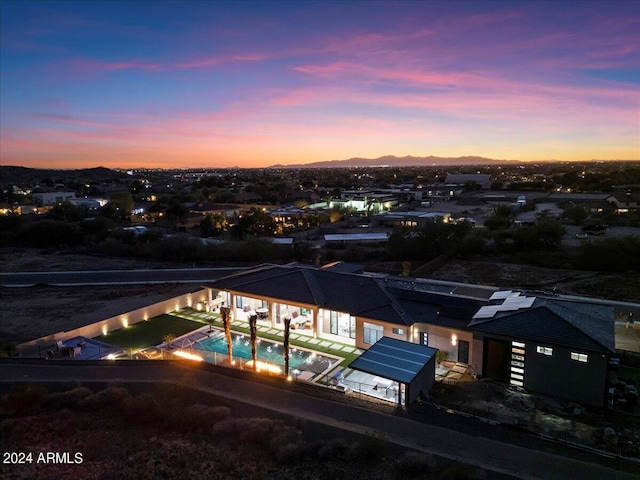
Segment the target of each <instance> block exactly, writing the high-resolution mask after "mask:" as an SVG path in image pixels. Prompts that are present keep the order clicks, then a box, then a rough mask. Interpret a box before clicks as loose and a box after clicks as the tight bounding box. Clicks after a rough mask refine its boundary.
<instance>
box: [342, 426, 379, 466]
mask: <svg viewBox="0 0 640 480" xmlns="http://www.w3.org/2000/svg"><path fill="white" fill-rule="evenodd" d="M388 446H389V443H388V442H387V439H386V438H385V436H384V433H381V432H369V433H366V434H365V435H361V436H360V438H358V440H357V441H356V442H355V443H352V444H351V447H350V448H349V455H350V456H351V457H352V458H354V459H356V460H360V461H363V462H370V461H373V460H381V459H383V458H384V456H385V454H386V451H387V448H388Z"/></svg>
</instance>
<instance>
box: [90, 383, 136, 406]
mask: <svg viewBox="0 0 640 480" xmlns="http://www.w3.org/2000/svg"><path fill="white" fill-rule="evenodd" d="M129 397H131V394H130V393H129V391H128V390H127V389H126V388H123V387H109V388H106V389H104V390H101V391H100V392H97V393H94V394H93V395H89V396H88V397H86V398H84V399H82V400H79V401H78V407H80V408H85V409H87V410H97V409H100V408H105V407H109V408H118V407H119V406H121V405H122V402H124V401H125V400H126V399H128V398H129Z"/></svg>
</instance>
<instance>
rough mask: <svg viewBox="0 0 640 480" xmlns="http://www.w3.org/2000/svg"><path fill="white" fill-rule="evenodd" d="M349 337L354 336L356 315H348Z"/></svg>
mask: <svg viewBox="0 0 640 480" xmlns="http://www.w3.org/2000/svg"><path fill="white" fill-rule="evenodd" d="M349 338H356V317H349Z"/></svg>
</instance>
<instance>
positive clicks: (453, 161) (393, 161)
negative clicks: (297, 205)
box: [271, 155, 515, 168]
mask: <svg viewBox="0 0 640 480" xmlns="http://www.w3.org/2000/svg"><path fill="white" fill-rule="evenodd" d="M513 161H515V160H495V159H493V158H484V157H474V156H470V157H434V156H433V155H430V156H428V157H414V156H412V155H407V156H406V157H396V156H395V155H385V156H384V157H379V158H360V157H355V158H350V159H348V160H326V161H322V162H313V163H304V164H294V165H273V166H272V167H271V168H330V167H342V168H346V167H383V166H390V167H409V166H439V165H492V164H493V165H495V164H500V163H505V162H513Z"/></svg>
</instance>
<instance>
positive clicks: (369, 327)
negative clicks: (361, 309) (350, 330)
mask: <svg viewBox="0 0 640 480" xmlns="http://www.w3.org/2000/svg"><path fill="white" fill-rule="evenodd" d="M383 333H384V329H383V328H382V326H380V325H374V324H373V323H366V322H365V323H364V338H363V341H364V343H367V344H369V345H373V344H374V343H376V342H377V341H378V340H380V339H381V338H382V337H383Z"/></svg>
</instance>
